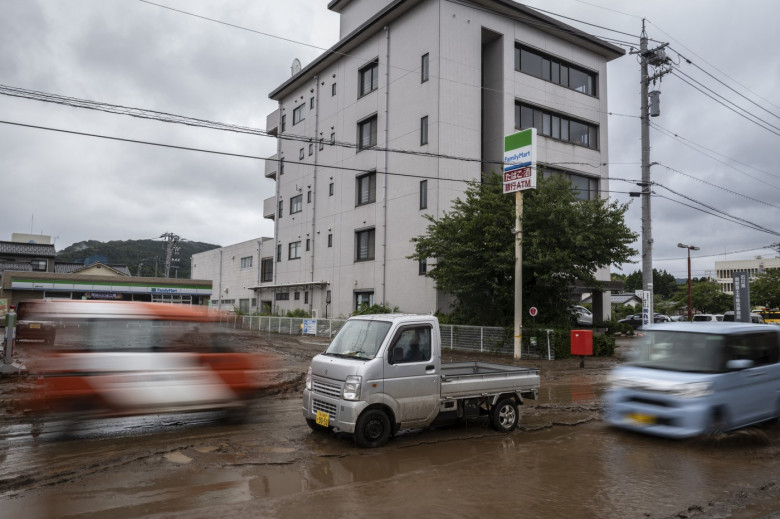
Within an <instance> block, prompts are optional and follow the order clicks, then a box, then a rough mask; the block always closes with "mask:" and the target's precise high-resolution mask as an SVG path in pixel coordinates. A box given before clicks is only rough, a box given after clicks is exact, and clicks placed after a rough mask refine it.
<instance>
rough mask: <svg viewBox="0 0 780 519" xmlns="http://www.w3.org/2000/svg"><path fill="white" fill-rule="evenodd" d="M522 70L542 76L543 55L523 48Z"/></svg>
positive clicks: (521, 53) (521, 56) (521, 57)
mask: <svg viewBox="0 0 780 519" xmlns="http://www.w3.org/2000/svg"><path fill="white" fill-rule="evenodd" d="M520 70H521V71H523V72H525V73H526V74H530V75H531V76H536V77H542V57H541V56H540V55H538V54H534V53H532V52H529V51H527V50H525V49H522V50H521V51H520Z"/></svg>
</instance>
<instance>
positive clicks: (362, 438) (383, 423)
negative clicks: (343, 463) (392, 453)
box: [355, 409, 392, 449]
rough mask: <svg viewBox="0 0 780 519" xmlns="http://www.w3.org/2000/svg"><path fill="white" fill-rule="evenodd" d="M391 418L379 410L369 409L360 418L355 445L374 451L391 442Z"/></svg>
mask: <svg viewBox="0 0 780 519" xmlns="http://www.w3.org/2000/svg"><path fill="white" fill-rule="evenodd" d="M391 432H392V430H391V426H390V418H388V417H387V413H385V412H384V411H381V410H379V409H369V410H368V411H366V412H364V413H363V414H361V415H360V418H358V421H357V424H356V426H355V443H357V444H358V446H359V447H363V448H369V449H373V448H376V447H381V446H383V445H385V444H386V443H387V442H388V441H389V440H390V434H391Z"/></svg>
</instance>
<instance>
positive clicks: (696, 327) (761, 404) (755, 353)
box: [604, 322, 780, 438]
mask: <svg viewBox="0 0 780 519" xmlns="http://www.w3.org/2000/svg"><path fill="white" fill-rule="evenodd" d="M637 342H638V344H637V346H636V349H635V351H633V352H632V353H631V355H630V356H631V360H630V361H629V362H627V363H625V364H622V365H620V366H617V367H615V368H614V369H613V371H612V373H611V374H610V387H609V389H608V390H607V392H606V393H605V397H604V398H605V401H604V404H605V410H604V419H605V421H606V422H607V423H609V424H611V425H613V426H615V427H619V428H623V429H629V430H632V431H638V432H642V433H646V434H652V435H657V436H665V437H669V438H688V437H693V436H699V435H703V434H707V433H711V432H722V431H729V430H733V429H738V428H740V427H746V426H749V425H753V424H757V423H760V422H764V421H767V420H775V419H777V418H778V417H780V329H778V328H777V327H774V326H767V325H762V324H751V323H723V322H721V323H668V324H657V325H653V326H652V328H649V329H646V330H643V331H642V332H641V337H639V338H638V339H637Z"/></svg>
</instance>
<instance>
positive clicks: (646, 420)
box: [627, 413, 655, 425]
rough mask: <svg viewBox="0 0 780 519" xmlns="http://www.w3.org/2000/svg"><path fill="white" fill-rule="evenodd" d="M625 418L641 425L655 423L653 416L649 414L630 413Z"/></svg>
mask: <svg viewBox="0 0 780 519" xmlns="http://www.w3.org/2000/svg"><path fill="white" fill-rule="evenodd" d="M627 418H628V419H629V420H630V421H632V422H634V423H638V424H642V425H653V424H654V423H655V416H651V415H649V414H640V413H631V414H630V415H628V417H627Z"/></svg>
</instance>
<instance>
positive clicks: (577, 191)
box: [539, 166, 599, 200]
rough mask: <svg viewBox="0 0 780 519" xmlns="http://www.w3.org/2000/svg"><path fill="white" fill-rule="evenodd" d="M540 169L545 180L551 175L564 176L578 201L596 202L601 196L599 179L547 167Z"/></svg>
mask: <svg viewBox="0 0 780 519" xmlns="http://www.w3.org/2000/svg"><path fill="white" fill-rule="evenodd" d="M539 169H540V171H541V173H542V176H543V177H544V178H547V177H549V176H551V175H562V176H563V177H565V178H566V180H568V181H569V182H571V184H572V189H573V190H574V196H576V197H577V199H578V200H595V199H596V198H598V196H599V179H598V178H594V177H588V176H585V175H579V174H577V173H572V172H571V171H563V170H560V169H552V168H548V167H546V166H541V167H540V168H539Z"/></svg>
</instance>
